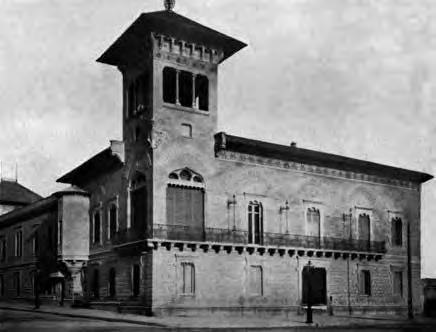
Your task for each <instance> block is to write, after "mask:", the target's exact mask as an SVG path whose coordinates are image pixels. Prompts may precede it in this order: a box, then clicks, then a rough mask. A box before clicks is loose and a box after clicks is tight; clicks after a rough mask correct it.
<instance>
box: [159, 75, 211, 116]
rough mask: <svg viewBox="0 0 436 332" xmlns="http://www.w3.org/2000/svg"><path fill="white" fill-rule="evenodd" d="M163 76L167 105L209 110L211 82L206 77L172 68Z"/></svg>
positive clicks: (164, 99)
mask: <svg viewBox="0 0 436 332" xmlns="http://www.w3.org/2000/svg"><path fill="white" fill-rule="evenodd" d="M162 76H163V87H162V88H163V101H164V102H165V103H170V104H176V105H181V106H183V107H189V108H197V109H200V110H202V111H208V110H209V80H208V78H207V77H206V76H204V75H197V74H194V73H191V72H189V71H185V70H176V69H174V68H171V67H165V68H164V69H163V73H162Z"/></svg>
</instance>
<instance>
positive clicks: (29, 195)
mask: <svg viewBox="0 0 436 332" xmlns="http://www.w3.org/2000/svg"><path fill="white" fill-rule="evenodd" d="M41 198H42V197H41V196H39V195H38V194H35V193H34V192H33V191H31V190H30V189H28V188H26V187H23V186H22V185H21V184H19V183H18V181H17V180H16V179H14V180H12V179H2V178H0V215H2V214H5V213H7V212H10V211H12V210H14V209H17V208H20V207H23V206H26V205H28V204H31V203H33V202H35V201H37V200H39V199H41Z"/></svg>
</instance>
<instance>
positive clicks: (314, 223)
mask: <svg viewBox="0 0 436 332" xmlns="http://www.w3.org/2000/svg"><path fill="white" fill-rule="evenodd" d="M306 223H307V226H306V227H307V228H306V229H307V231H306V235H308V236H314V237H320V236H321V213H320V211H319V209H317V208H315V207H310V208H307V210H306Z"/></svg>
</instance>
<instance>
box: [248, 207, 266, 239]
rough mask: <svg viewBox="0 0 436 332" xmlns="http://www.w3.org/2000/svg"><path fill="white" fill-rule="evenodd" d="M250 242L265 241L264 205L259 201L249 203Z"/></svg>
mask: <svg viewBox="0 0 436 332" xmlns="http://www.w3.org/2000/svg"><path fill="white" fill-rule="evenodd" d="M248 243H255V244H262V243H263V207H262V203H260V202H258V201H252V202H250V203H249V204H248Z"/></svg>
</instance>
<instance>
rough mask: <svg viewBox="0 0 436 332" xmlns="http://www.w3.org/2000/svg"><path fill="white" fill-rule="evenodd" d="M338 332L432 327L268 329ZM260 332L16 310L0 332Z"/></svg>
mask: <svg viewBox="0 0 436 332" xmlns="http://www.w3.org/2000/svg"><path fill="white" fill-rule="evenodd" d="M321 329H322V330H323V331H331V332H334V331H338V330H343V331H345V330H346V331H347V332H352V331H359V332H365V331H388V332H394V331H418V332H419V331H434V328H432V327H431V326H420V327H416V326H415V327H412V326H409V327H401V328H392V327H387V326H386V327H383V326H379V327H377V328H362V327H358V328H354V329H353V328H352V327H349V326H343V327H341V328H337V327H335V328H325V327H324V328H319V327H316V326H312V327H310V326H304V327H301V326H300V327H293V328H271V329H268V330H271V331H319V330H321ZM209 330H213V331H229V330H232V331H263V330H266V329H262V328H252V329H250V328H248V329H247V328H234V329H229V328H217V329H215V328H213V326H211V327H210V328H203V329H201V328H160V327H155V326H145V325H139V324H138V325H137V324H129V323H124V322H108V321H103V320H96V319H95V320H94V319H84V318H76V317H66V316H60V315H53V314H47V313H37V312H24V311H16V310H3V309H0V331H13V332H20V331H32V332H33V331H35V332H37V331H62V332H66V331H108V332H115V331H123V332H124V331H126V332H135V331H209Z"/></svg>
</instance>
